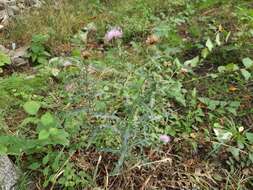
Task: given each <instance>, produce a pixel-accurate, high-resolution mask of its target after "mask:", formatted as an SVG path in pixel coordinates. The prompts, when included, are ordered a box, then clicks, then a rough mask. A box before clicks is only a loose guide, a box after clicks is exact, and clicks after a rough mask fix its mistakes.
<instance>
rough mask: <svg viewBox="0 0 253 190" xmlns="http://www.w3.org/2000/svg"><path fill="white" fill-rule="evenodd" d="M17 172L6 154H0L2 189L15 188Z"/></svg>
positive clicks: (13, 189) (12, 189) (0, 184)
mask: <svg viewBox="0 0 253 190" xmlns="http://www.w3.org/2000/svg"><path fill="white" fill-rule="evenodd" d="M17 180H18V172H17V169H16V167H15V166H14V164H13V163H12V161H11V160H10V159H9V158H8V156H0V187H1V189H2V190H15V189H16V188H15V185H16V184H17Z"/></svg>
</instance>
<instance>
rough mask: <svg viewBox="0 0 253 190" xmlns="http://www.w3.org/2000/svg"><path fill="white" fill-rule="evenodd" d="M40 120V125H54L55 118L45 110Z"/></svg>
mask: <svg viewBox="0 0 253 190" xmlns="http://www.w3.org/2000/svg"><path fill="white" fill-rule="evenodd" d="M40 121H41V123H42V125H44V126H50V125H54V124H55V119H54V117H53V116H52V115H51V113H49V112H47V113H45V114H44V115H42V117H41V119H40Z"/></svg>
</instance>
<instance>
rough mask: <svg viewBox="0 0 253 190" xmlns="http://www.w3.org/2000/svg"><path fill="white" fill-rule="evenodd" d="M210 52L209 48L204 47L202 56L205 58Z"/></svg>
mask: <svg viewBox="0 0 253 190" xmlns="http://www.w3.org/2000/svg"><path fill="white" fill-rule="evenodd" d="M208 54H209V51H208V49H207V48H204V49H203V50H202V51H201V56H202V57H203V58H204V59H205V58H206V57H207V56H208Z"/></svg>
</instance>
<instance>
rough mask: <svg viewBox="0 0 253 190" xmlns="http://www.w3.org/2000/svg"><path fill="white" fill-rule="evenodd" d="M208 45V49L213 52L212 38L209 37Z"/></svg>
mask: <svg viewBox="0 0 253 190" xmlns="http://www.w3.org/2000/svg"><path fill="white" fill-rule="evenodd" d="M206 47H207V48H208V50H209V51H210V52H211V51H212V50H213V48H214V45H213V42H212V41H211V39H210V38H208V39H207V41H206Z"/></svg>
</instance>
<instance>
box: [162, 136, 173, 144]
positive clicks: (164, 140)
mask: <svg viewBox="0 0 253 190" xmlns="http://www.w3.org/2000/svg"><path fill="white" fill-rule="evenodd" d="M160 141H162V142H164V143H169V142H170V141H171V138H170V137H169V136H168V135H160Z"/></svg>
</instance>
